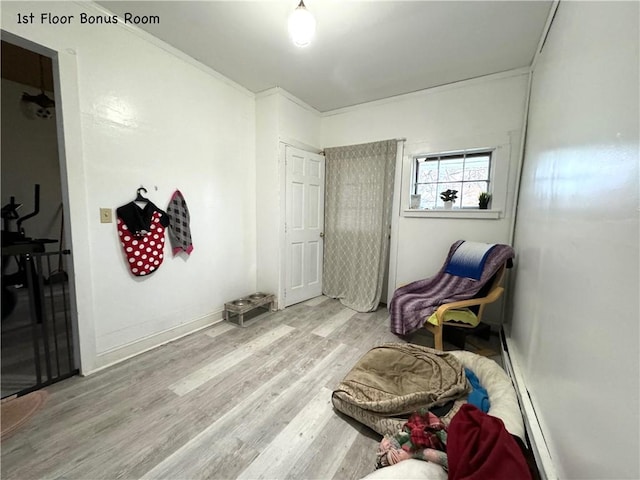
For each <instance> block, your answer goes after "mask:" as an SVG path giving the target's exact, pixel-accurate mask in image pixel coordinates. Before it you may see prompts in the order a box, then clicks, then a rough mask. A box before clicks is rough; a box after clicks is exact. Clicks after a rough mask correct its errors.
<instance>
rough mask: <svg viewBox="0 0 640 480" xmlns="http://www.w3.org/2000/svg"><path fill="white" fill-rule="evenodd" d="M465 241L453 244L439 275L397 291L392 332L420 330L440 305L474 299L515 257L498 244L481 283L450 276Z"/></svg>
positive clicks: (404, 332)
mask: <svg viewBox="0 0 640 480" xmlns="http://www.w3.org/2000/svg"><path fill="white" fill-rule="evenodd" d="M462 242H464V240H458V241H457V242H455V243H454V244H453V245H451V248H450V249H449V255H448V256H447V260H446V261H445V262H444V265H443V266H442V268H441V269H440V271H439V272H438V273H437V274H436V275H434V276H433V277H430V278H427V279H424V280H418V281H416V282H412V283H410V284H408V285H405V286H404V287H400V288H398V289H397V290H396V291H395V292H394V294H393V298H392V299H391V303H390V305H389V312H390V313H391V331H392V332H393V333H396V334H398V335H408V334H410V333H412V332H414V331H416V330H417V329H418V328H420V327H421V326H422V325H423V324H424V322H425V321H426V320H427V318H429V317H430V316H431V314H433V312H435V311H436V310H437V309H438V307H439V306H440V305H442V304H444V303H451V302H457V301H459V300H467V299H469V298H473V297H474V296H475V295H476V294H477V293H478V292H479V291H480V289H481V288H482V287H483V286H484V285H485V284H486V283H487V282H488V281H489V280H491V277H493V275H495V273H496V272H497V271H498V270H499V269H500V267H501V266H502V265H504V264H505V263H506V262H507V260H509V259H510V258H513V257H514V256H515V253H514V251H513V248H511V247H510V246H509V245H502V244H497V245H496V246H495V247H494V248H492V249H491V251H490V252H489V254H488V256H487V258H486V260H485V264H484V271H483V272H482V276H481V277H480V280H473V279H470V278H464V277H458V276H456V275H450V274H448V273H446V272H445V270H446V268H447V265H448V264H449V260H451V257H452V256H453V253H454V252H455V251H456V249H457V248H458V247H459V246H460V244H462Z"/></svg>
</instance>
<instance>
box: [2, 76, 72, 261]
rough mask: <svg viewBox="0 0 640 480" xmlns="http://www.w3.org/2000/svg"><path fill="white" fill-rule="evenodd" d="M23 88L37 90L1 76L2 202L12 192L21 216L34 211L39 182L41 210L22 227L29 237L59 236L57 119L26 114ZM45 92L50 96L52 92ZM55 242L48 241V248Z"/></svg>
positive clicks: (35, 91)
mask: <svg viewBox="0 0 640 480" xmlns="http://www.w3.org/2000/svg"><path fill="white" fill-rule="evenodd" d="M23 92H27V93H30V94H33V95H35V94H37V93H40V92H39V90H38V89H37V88H35V89H34V88H33V87H30V86H28V85H23V84H20V83H17V82H13V81H11V80H7V79H5V78H3V79H2V92H1V93H2V107H3V108H2V135H1V138H2V205H6V204H7V203H9V200H10V198H11V197H12V196H13V197H15V201H16V203H21V204H22V208H21V209H20V210H18V213H19V214H20V215H21V216H25V215H27V214H29V213H31V212H33V210H34V185H35V184H36V183H37V184H40V213H39V214H38V215H37V216H35V217H32V218H30V219H28V220H25V221H24V223H23V224H22V227H23V228H24V229H25V233H26V235H27V236H29V237H32V238H49V239H54V240H58V239H59V237H60V222H61V220H62V215H61V214H62V209H61V208H60V207H61V202H62V195H61V192H60V163H59V160H58V140H57V132H56V121H55V118H50V119H47V120H43V119H41V118H37V117H35V116H32V117H27V115H25V113H24V111H23V109H22V108H21V105H20V104H21V102H20V99H21V98H22V94H23ZM47 95H49V96H50V97H51V98H53V93H51V92H48V93H47ZM11 227H12V228H15V227H16V224H15V223H13V224H12V226H11ZM58 246H59V244H57V243H56V244H49V245H47V249H48V250H52V251H53V250H56V249H57V248H58Z"/></svg>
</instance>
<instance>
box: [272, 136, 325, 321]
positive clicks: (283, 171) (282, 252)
mask: <svg viewBox="0 0 640 480" xmlns="http://www.w3.org/2000/svg"><path fill="white" fill-rule="evenodd" d="M287 147H293V148H297V149H298V150H303V151H305V152H309V153H315V154H318V155H324V152H323V151H322V150H321V149H320V148H317V147H313V146H311V145H307V144H306V143H303V142H300V141H298V140H295V139H291V138H283V137H280V138H279V141H278V183H279V185H280V188H279V200H280V205H279V207H280V208H279V210H280V219H279V223H278V231H279V239H278V244H279V248H278V250H279V251H278V270H279V275H278V310H284V309H285V300H284V298H285V296H284V291H285V288H286V284H287V235H286V229H285V227H286V221H287V165H286V159H287Z"/></svg>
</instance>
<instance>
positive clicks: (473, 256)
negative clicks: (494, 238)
mask: <svg viewBox="0 0 640 480" xmlns="http://www.w3.org/2000/svg"><path fill="white" fill-rule="evenodd" d="M495 246H496V244H495V243H479V242H466V241H465V242H462V243H461V244H460V246H459V247H458V248H457V249H456V251H455V252H454V253H453V256H452V257H451V260H449V263H448V264H447V268H446V270H445V272H446V273H448V274H450V275H456V276H458V277H464V278H472V279H473V280H480V277H481V276H482V271H483V270H484V263H485V262H486V261H487V256H488V255H489V252H490V251H491V250H492V249H493V247H495Z"/></svg>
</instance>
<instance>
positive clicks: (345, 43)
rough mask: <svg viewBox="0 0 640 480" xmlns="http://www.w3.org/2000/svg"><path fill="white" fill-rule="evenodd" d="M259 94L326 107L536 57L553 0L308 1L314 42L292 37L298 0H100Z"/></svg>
mask: <svg viewBox="0 0 640 480" xmlns="http://www.w3.org/2000/svg"><path fill="white" fill-rule="evenodd" d="M98 3H99V4H101V5H102V6H103V7H105V8H107V9H108V10H111V11H112V12H114V13H116V14H118V15H119V16H122V15H123V14H124V12H131V13H133V14H135V15H157V16H159V17H160V20H161V23H160V24H159V25H146V26H144V25H140V27H141V28H143V29H144V30H146V31H148V32H149V33H151V34H153V35H154V36H156V37H158V38H160V39H162V40H164V41H165V42H167V43H169V44H170V45H172V46H174V47H176V48H177V49H179V50H182V51H183V52H185V53H187V54H188V55H189V56H191V57H193V58H195V59H196V60H199V61H200V62H202V63H203V64H205V65H208V66H209V67H211V68H213V69H214V70H216V71H217V72H219V73H222V74H223V75H225V76H226V77H228V78H230V79H231V80H233V81H235V82H236V83H238V84H240V85H242V86H244V87H245V88H247V89H248V90H251V91H252V92H254V93H258V92H261V91H264V90H268V89H270V88H272V87H276V86H277V87H281V88H283V89H285V90H287V91H288V92H289V93H291V94H293V95H295V96H296V97H298V98H299V99H301V100H303V101H304V102H306V103H307V104H309V105H311V106H312V107H315V108H316V109H318V110H319V111H321V112H326V111H329V110H334V109H337V108H341V107H346V106H350V105H355V104H359V103H363V102H368V101H372V100H378V99H381V98H387V97H391V96H394V95H400V94H403V93H409V92H413V91H417V90H422V89H425V88H429V87H434V86H437V85H444V84H447V83H451V82H455V81H459V80H464V79H469V78H474V77H479V76H482V75H487V74H491V73H496V72H502V71H505V70H510V69H514V68H519V67H525V66H528V65H530V64H531V61H532V59H533V56H534V54H535V49H536V47H537V44H538V41H539V39H540V36H541V34H542V31H543V28H544V24H545V22H546V18H547V14H548V12H549V8H550V6H551V3H552V2H551V1H491V2H489V1H481V0H479V1H478V0H476V1H407V2H401V1H373V0H370V1H348V0H306V1H305V4H306V5H307V8H308V9H309V10H310V11H311V12H312V13H313V15H314V16H315V18H316V21H317V34H316V38H315V39H314V41H313V43H312V44H311V45H310V46H308V47H306V48H298V47H296V46H294V45H293V43H292V42H291V41H290V40H289V38H288V34H287V28H286V26H287V18H288V15H289V13H290V12H291V11H292V10H293V9H294V8H295V7H296V5H297V1H296V0H274V1H194V2H191V1H137V2H130V1H126V0H125V1H115V2H114V1H111V2H109V1H100V2H98Z"/></svg>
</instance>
